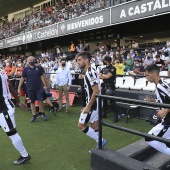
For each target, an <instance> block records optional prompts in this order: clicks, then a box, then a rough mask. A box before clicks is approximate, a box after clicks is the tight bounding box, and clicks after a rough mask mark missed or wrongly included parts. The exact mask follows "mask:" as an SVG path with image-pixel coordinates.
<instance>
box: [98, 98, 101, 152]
mask: <svg viewBox="0 0 170 170" xmlns="http://www.w3.org/2000/svg"><path fill="white" fill-rule="evenodd" d="M98 118H99V138H98V139H99V143H98V144H99V146H98V147H99V149H102V99H101V97H98Z"/></svg>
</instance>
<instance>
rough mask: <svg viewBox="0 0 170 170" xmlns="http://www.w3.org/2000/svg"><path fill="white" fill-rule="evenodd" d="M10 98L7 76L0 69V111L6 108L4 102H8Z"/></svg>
mask: <svg viewBox="0 0 170 170" xmlns="http://www.w3.org/2000/svg"><path fill="white" fill-rule="evenodd" d="M10 99H11V94H10V91H9V82H8V76H7V75H6V73H5V71H4V70H1V69H0V111H2V110H4V109H7V106H6V104H7V103H9V101H8V100H10Z"/></svg>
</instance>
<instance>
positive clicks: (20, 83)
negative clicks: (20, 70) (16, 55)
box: [18, 77, 25, 94]
mask: <svg viewBox="0 0 170 170" xmlns="http://www.w3.org/2000/svg"><path fill="white" fill-rule="evenodd" d="M24 80H25V78H23V77H21V79H20V81H19V85H18V94H20V89H21V86H22V84H23V82H24Z"/></svg>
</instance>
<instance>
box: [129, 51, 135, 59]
mask: <svg viewBox="0 0 170 170" xmlns="http://www.w3.org/2000/svg"><path fill="white" fill-rule="evenodd" d="M130 54H131V56H132V58H133V59H134V58H135V52H134V49H130Z"/></svg>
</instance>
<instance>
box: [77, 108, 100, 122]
mask: <svg viewBox="0 0 170 170" xmlns="http://www.w3.org/2000/svg"><path fill="white" fill-rule="evenodd" d="M95 121H98V110H92V111H90V112H89V113H83V112H81V114H80V118H79V123H81V124H87V123H94V122H95Z"/></svg>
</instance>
